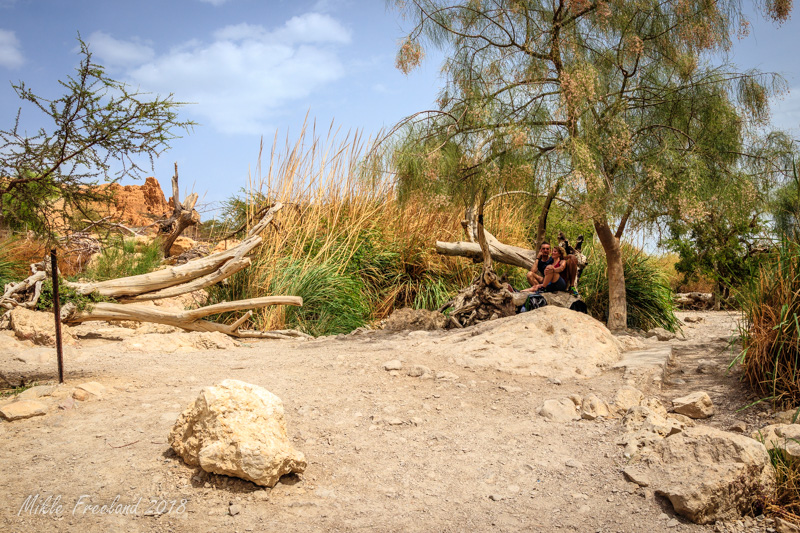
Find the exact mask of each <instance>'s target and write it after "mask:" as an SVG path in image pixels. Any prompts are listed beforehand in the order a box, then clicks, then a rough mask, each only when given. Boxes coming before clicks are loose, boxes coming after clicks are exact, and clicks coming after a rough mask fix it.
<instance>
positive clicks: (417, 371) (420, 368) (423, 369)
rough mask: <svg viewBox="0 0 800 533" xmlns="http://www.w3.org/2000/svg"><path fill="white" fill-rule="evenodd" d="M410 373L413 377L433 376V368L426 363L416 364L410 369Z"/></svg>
mask: <svg viewBox="0 0 800 533" xmlns="http://www.w3.org/2000/svg"><path fill="white" fill-rule="evenodd" d="M407 373H408V375H409V376H410V377H412V378H421V377H425V376H432V372H431V369H430V368H428V367H427V366H425V365H414V366H412V367H411V368H409V369H408V372H407Z"/></svg>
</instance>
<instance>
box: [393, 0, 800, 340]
mask: <svg viewBox="0 0 800 533" xmlns="http://www.w3.org/2000/svg"><path fill="white" fill-rule="evenodd" d="M394 3H395V5H396V7H397V8H398V9H399V10H400V11H401V12H402V14H403V15H405V17H406V18H408V19H410V20H411V21H412V22H413V24H414V26H413V29H412V30H411V31H410V33H409V34H408V36H407V38H406V39H405V40H404V42H403V43H402V45H401V48H400V51H399V53H398V67H399V68H400V69H401V70H403V71H404V72H408V71H409V70H411V69H412V68H413V67H414V66H416V65H417V64H419V62H420V60H421V58H422V56H423V53H424V49H423V45H432V46H436V47H439V48H441V49H443V50H444V51H445V53H446V54H447V55H448V58H447V60H446V63H445V65H444V72H445V75H446V79H447V83H446V86H445V88H444V90H443V92H442V95H441V97H440V101H439V104H440V110H438V111H437V112H435V113H432V114H431V117H432V118H431V119H430V120H429V121H427V123H426V124H425V126H424V129H425V134H424V135H423V136H422V137H423V139H424V141H423V144H424V145H426V147H427V148H431V147H433V148H435V149H438V151H439V152H442V151H446V150H450V151H451V152H453V153H455V154H457V157H456V158H453V157H450V158H447V157H438V156H437V155H436V151H434V150H430V151H428V152H427V157H426V159H425V161H427V162H430V164H428V165H427V169H426V172H419V173H418V174H417V175H418V176H423V177H427V179H428V182H436V181H439V180H449V181H450V182H451V183H455V184H457V185H458V186H461V187H465V186H466V187H467V188H468V189H471V190H472V192H473V194H474V198H476V199H479V198H481V197H483V198H485V197H486V196H487V193H486V189H487V188H489V190H492V189H502V188H503V187H504V186H505V183H504V181H503V180H502V179H497V178H502V177H503V175H502V172H501V170H502V165H500V164H499V162H500V161H501V160H502V159H504V158H507V157H508V156H509V154H510V153H512V152H515V153H517V154H522V155H523V156H524V157H527V158H528V159H529V161H530V162H531V164H532V165H533V166H532V167H531V172H529V173H528V176H527V180H528V181H529V183H535V184H536V186H537V187H538V188H539V190H540V191H541V192H543V193H545V196H546V200H545V202H550V201H552V199H553V198H554V197H555V196H556V195H557V194H562V195H564V196H567V197H569V198H571V199H572V200H573V203H575V204H576V205H579V206H580V209H579V210H580V215H581V216H585V217H587V218H588V219H590V220H591V221H592V224H593V226H594V228H595V230H596V232H597V236H598V238H599V240H600V242H601V244H602V246H603V249H604V251H605V255H606V260H607V263H608V268H607V271H608V278H609V289H610V290H609V298H610V302H609V303H610V305H609V320H608V326H609V328H611V329H622V328H625V327H626V323H627V311H626V301H625V279H624V276H623V270H622V256H621V250H620V238H621V237H622V236H623V234H624V232H625V229H626V227H629V226H631V225H632V224H635V223H647V222H653V221H654V220H656V219H657V218H658V217H661V216H664V215H665V214H669V213H679V214H680V215H681V216H683V217H687V218H694V219H699V218H701V217H702V216H703V214H704V210H705V209H704V208H705V204H704V200H706V199H709V196H708V195H704V194H701V193H702V192H703V191H709V190H722V189H726V188H737V189H742V190H745V191H746V190H747V189H748V183H747V181H748V180H747V179H746V178H748V175H747V174H746V173H743V172H739V171H734V170H733V169H736V168H737V167H738V166H739V164H740V163H741V162H742V158H743V157H747V156H746V147H745V146H744V144H743V139H744V137H745V135H744V134H745V133H746V132H747V131H748V128H749V127H750V126H751V125H754V124H758V123H761V124H763V123H764V121H765V120H766V118H767V111H768V105H767V104H768V97H769V94H770V93H771V92H772V91H777V90H780V89H781V80H780V79H777V78H775V77H773V76H765V75H761V74H759V73H737V72H735V71H734V70H733V69H732V68H727V66H726V67H724V68H711V67H709V66H707V65H706V64H705V63H704V61H705V59H706V58H707V56H709V55H710V54H712V53H717V52H720V51H723V50H725V49H727V48H728V47H729V45H730V39H731V37H732V34H733V33H734V32H737V31H743V30H746V27H747V23H746V21H745V20H744V19H743V18H742V16H741V13H740V10H739V7H740V6H739V4H738V3H737V2H735V1H721V2H719V1H717V2H715V1H712V0H633V1H631V0H544V1H543V0H463V1H458V2H457V1H455V0H395V2H394ZM790 9H791V2H786V1H782V2H781V1H779V2H769V3H768V5H767V6H766V12H767V13H768V14H769V15H770V16H772V17H773V19H775V20H776V21H783V20H785V19H786V18H788V14H789V11H790ZM443 162H444V163H445V164H444V167H442V164H443ZM537 168H538V169H540V171H539V172H536V174H537V176H536V177H535V176H534V172H533V170H535V169H537ZM541 170H544V172H541ZM523 174H524V172H523ZM515 176H516V179H519V178H520V174H519V173H517V174H515ZM407 177H408V176H404V175H403V174H401V180H402V179H405V178H407ZM522 178H523V179H525V176H524V175H523V176H522ZM466 184H471V185H469V186H467V185H466ZM576 215H577V213H576Z"/></svg>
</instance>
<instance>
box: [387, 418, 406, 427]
mask: <svg viewBox="0 0 800 533" xmlns="http://www.w3.org/2000/svg"><path fill="white" fill-rule="evenodd" d="M386 423H387V424H389V425H390V426H402V425H403V421H402V420H401V419H399V418H390V419H389V420H387V421H386Z"/></svg>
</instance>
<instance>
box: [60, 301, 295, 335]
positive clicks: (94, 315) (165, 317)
mask: <svg viewBox="0 0 800 533" xmlns="http://www.w3.org/2000/svg"><path fill="white" fill-rule="evenodd" d="M268 305H296V306H302V305H303V299H302V298H300V297H299V296H264V297H261V298H251V299H249V300H237V301H234V302H222V303H218V304H214V305H209V306H206V307H200V308H198V309H192V310H190V311H181V312H178V313H175V312H170V311H165V310H162V309H159V308H156V307H150V306H147V307H146V306H141V305H124V304H117V303H109V302H99V303H96V304H94V305H93V306H92V307H91V309H89V310H87V311H81V312H74V310H73V313H72V314H70V315H68V316H67V317H65V318H64V322H65V323H66V324H79V323H81V322H88V321H92V320H104V321H106V322H118V321H123V320H133V321H136V322H154V323H156V324H165V325H167V326H174V327H178V328H181V329H185V330H187V331H212V332H213V331H218V332H220V333H225V334H226V335H230V336H232V337H238V338H260V339H265V338H266V339H281V338H290V337H293V336H294V337H309V336H308V335H305V334H304V333H300V332H293V333H290V332H287V331H281V332H275V331H253V330H240V329H239V326H241V325H242V324H243V323H244V322H245V320H247V319H248V318H250V317H251V316H252V315H253V311H252V309H259V308H262V307H266V306H268ZM243 309H248V312H247V313H245V314H244V315H242V316H241V317H240V318H239V319H237V320H236V321H235V322H234V323H233V324H219V323H217V322H211V321H209V320H202V318H203V317H207V316H209V315H216V314H219V313H226V312H229V311H240V310H243Z"/></svg>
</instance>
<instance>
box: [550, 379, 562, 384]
mask: <svg viewBox="0 0 800 533" xmlns="http://www.w3.org/2000/svg"><path fill="white" fill-rule="evenodd" d="M547 382H548V383H549V384H550V385H561V380H560V379H558V378H547Z"/></svg>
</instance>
